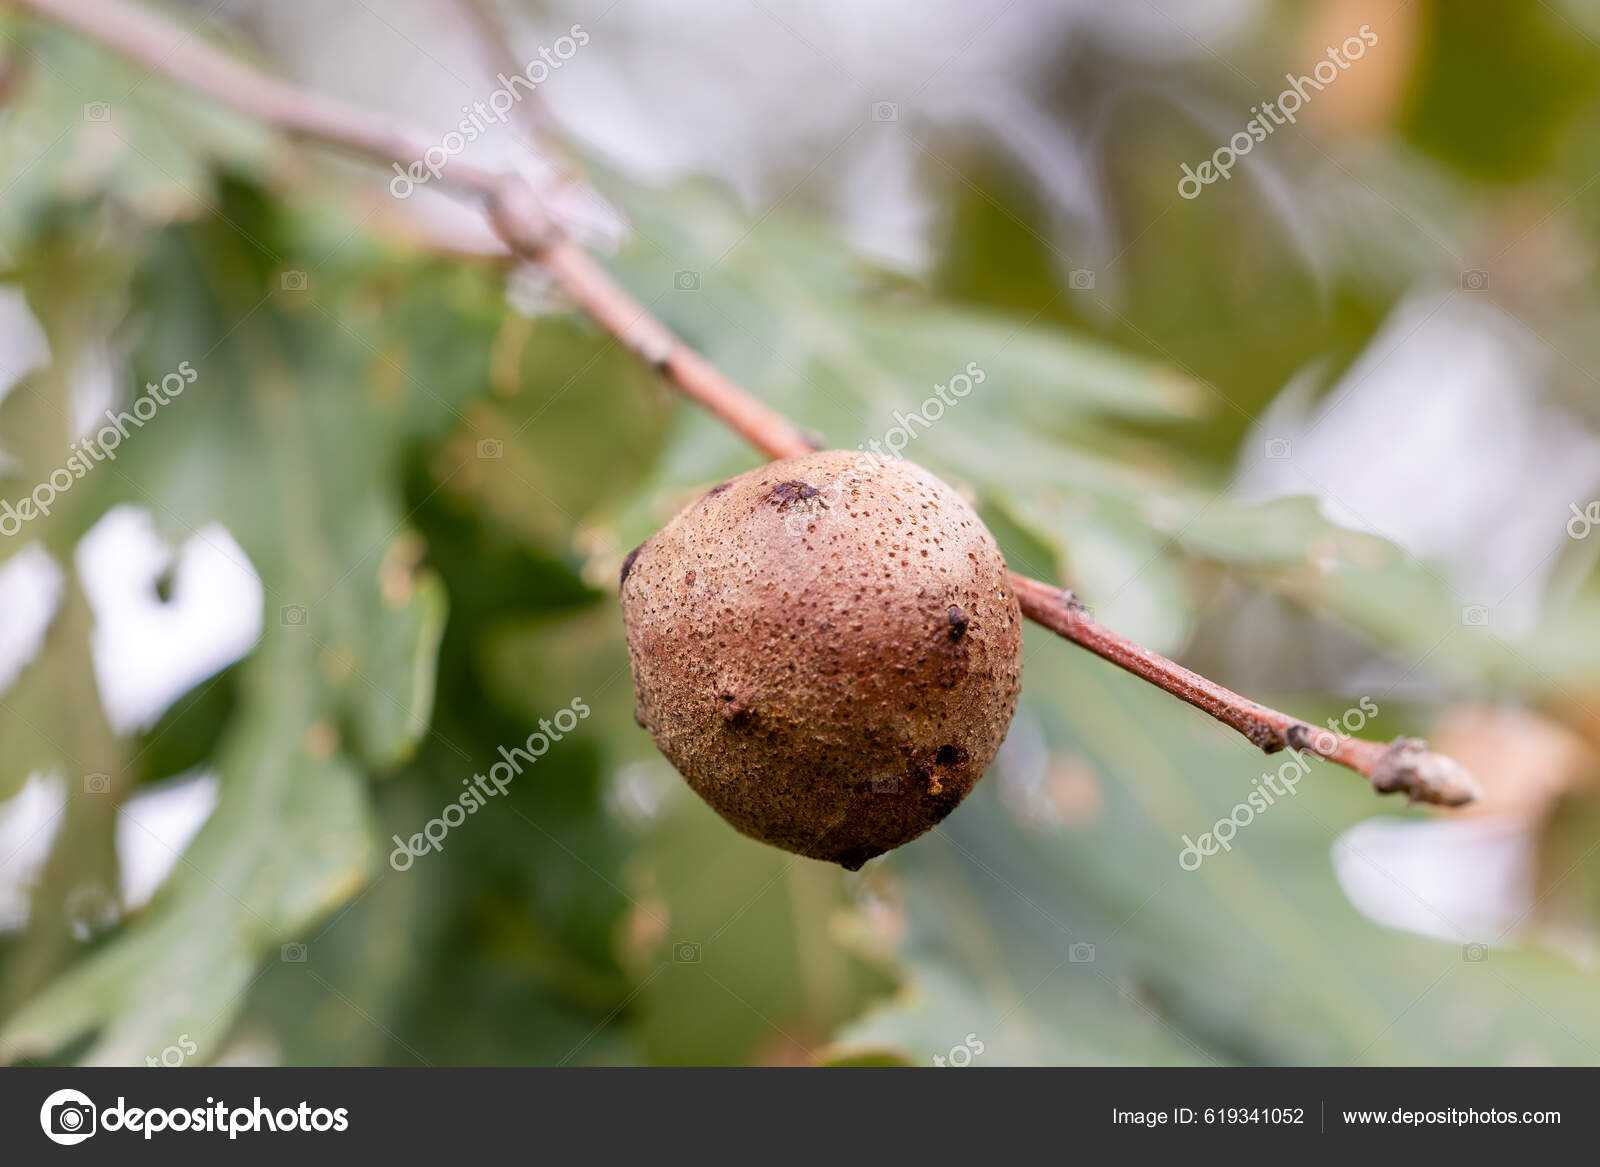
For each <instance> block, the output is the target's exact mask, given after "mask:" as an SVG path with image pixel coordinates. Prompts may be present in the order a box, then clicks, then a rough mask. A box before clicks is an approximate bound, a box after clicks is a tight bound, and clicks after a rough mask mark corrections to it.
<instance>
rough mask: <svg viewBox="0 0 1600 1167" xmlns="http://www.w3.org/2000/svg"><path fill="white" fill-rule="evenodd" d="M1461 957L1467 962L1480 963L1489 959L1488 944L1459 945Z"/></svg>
mask: <svg viewBox="0 0 1600 1167" xmlns="http://www.w3.org/2000/svg"><path fill="white" fill-rule="evenodd" d="M1461 959H1462V960H1464V961H1466V962H1467V963H1468V964H1482V963H1483V962H1484V961H1486V960H1488V959H1489V946H1488V945H1487V944H1463V945H1462V946H1461Z"/></svg>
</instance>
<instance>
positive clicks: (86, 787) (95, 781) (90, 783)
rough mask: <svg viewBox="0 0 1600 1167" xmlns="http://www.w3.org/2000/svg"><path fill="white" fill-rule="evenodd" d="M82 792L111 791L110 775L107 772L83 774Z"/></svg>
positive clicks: (97, 792) (99, 792) (101, 792)
mask: <svg viewBox="0 0 1600 1167" xmlns="http://www.w3.org/2000/svg"><path fill="white" fill-rule="evenodd" d="M83 792H84V793H85V794H109V793H110V792H111V776H110V775H108V774H85V775H84V776H83Z"/></svg>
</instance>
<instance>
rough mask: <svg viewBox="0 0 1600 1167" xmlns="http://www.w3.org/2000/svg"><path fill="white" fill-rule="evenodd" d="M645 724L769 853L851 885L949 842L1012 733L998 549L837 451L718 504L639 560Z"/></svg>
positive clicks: (978, 528)
mask: <svg viewBox="0 0 1600 1167" xmlns="http://www.w3.org/2000/svg"><path fill="white" fill-rule="evenodd" d="M622 612H623V620H624V623H625V624H626V627H627V635H628V654H629V658H630V661H631V663H632V666H633V679H634V692H635V697H636V701H637V709H636V711H635V716H636V717H637V719H638V720H639V722H640V724H642V725H643V726H644V727H645V728H646V729H648V730H649V732H650V736H651V737H652V738H653V739H654V740H655V743H656V745H657V746H658V747H659V748H660V749H661V752H662V753H663V754H665V755H666V756H667V758H668V760H670V761H671V762H672V764H673V765H674V766H676V767H677V769H678V771H679V772H680V773H681V774H682V775H683V776H684V778H685V779H687V780H688V783H689V785H690V786H691V787H693V789H694V790H695V792H696V793H698V794H699V795H700V797H701V798H703V799H705V801H706V802H708V803H709V804H710V805H711V806H712V807H713V808H714V809H715V810H716V811H717V812H718V813H719V814H721V815H722V817H723V818H725V819H727V820H728V822H729V823H731V824H732V825H733V826H734V827H736V828H737V829H738V830H740V831H742V832H744V833H745V834H747V835H750V836H753V837H754V838H757V839H761V840H763V841H765V842H768V843H771V844H773V845H774V846H777V847H782V848H784V849H785V850H788V851H793V852H796V853H798V854H801V855H808V856H811V857H812V858H815V859H827V860H831V861H833V862H835V863H839V864H842V865H843V866H845V867H847V868H849V869H851V870H854V869H856V868H858V867H860V866H861V865H862V864H863V863H865V862H866V861H867V860H868V859H871V858H872V857H873V856H875V855H880V854H882V853H883V852H885V851H888V850H889V849H891V848H893V847H898V846H899V845H900V844H902V843H905V842H908V841H909V840H911V839H914V838H916V837H917V836H918V835H920V834H922V833H923V832H924V831H926V830H928V829H929V828H930V827H932V826H934V825H935V824H936V823H938V822H939V821H940V820H941V819H943V818H944V817H945V816H946V815H947V814H949V813H950V812H951V811H952V810H953V809H955V806H956V804H957V803H959V802H960V801H961V799H962V798H963V797H965V795H966V793H967V791H969V790H971V789H972V787H973V785H974V784H975V783H976V782H977V781H978V779H979V778H980V777H982V776H983V772H984V770H985V769H987V767H988V765H989V763H990V762H991V761H993V760H994V756H995V752H996V751H997V750H998V749H999V748H1000V743H1001V741H1002V740H1003V739H1004V738H1005V734H1006V729H1007V727H1008V726H1009V725H1010V723H1011V717H1012V714H1013V713H1014V712H1015V711H1016V705H1017V696H1018V693H1019V692H1020V690H1021V675H1022V631H1021V630H1022V615H1021V612H1020V610H1019V609H1018V606H1017V599H1016V596H1015V594H1014V593H1013V591H1012V588H1011V582H1010V577H1009V575H1008V573H1007V571H1006V565H1005V561H1004V559H1003V558H1002V557H1001V555H1000V550H999V548H998V547H997V546H996V545H995V541H994V538H993V536H991V535H990V534H989V531H988V529H987V528H986V527H985V526H984V525H983V522H982V521H981V520H980V519H979V518H978V516H977V515H976V514H975V513H974V512H973V510H972V508H971V507H969V506H968V505H967V503H966V502H965V501H964V500H963V499H962V498H961V496H960V495H958V494H957V493H956V492H955V491H954V490H953V489H952V488H951V487H949V486H948V485H946V484H945V483H944V482H942V481H940V480H939V479H938V478H936V477H934V475H932V474H930V473H929V472H928V471H926V470H924V469H922V468H921V467H920V466H917V465H914V464H913V463H911V462H907V461H904V460H903V459H898V458H891V459H885V458H878V457H874V456H872V455H869V454H863V453H860V452H856V451H847V450H828V451H823V452H820V453H815V454H806V455H802V456H800V457H796V458H786V459H783V460H782V461H778V462H773V463H770V464H769V465H766V466H763V467H761V468H759V469H756V470H752V471H750V472H749V473H746V474H742V475H740V476H739V477H737V478H734V479H731V480H729V481H728V482H724V483H722V484H721V485H719V486H716V487H713V488H712V489H711V490H709V491H707V492H706V493H705V494H704V495H702V496H701V497H700V498H698V499H696V500H695V501H694V502H692V503H690V504H689V505H688V506H687V507H685V508H684V509H683V511H681V512H680V513H679V514H678V515H677V516H676V517H675V518H673V519H672V521H671V522H669V523H668V524H667V525H666V526H665V527H663V528H662V529H661V530H660V531H659V532H658V533H657V534H655V535H654V536H652V537H651V538H650V539H649V540H647V541H646V542H645V543H644V544H643V545H642V546H641V547H639V548H638V549H637V550H635V551H634V552H633V553H632V554H631V555H629V556H628V558H627V560H626V561H625V562H624V564H623V567H622Z"/></svg>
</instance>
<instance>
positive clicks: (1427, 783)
mask: <svg viewBox="0 0 1600 1167" xmlns="http://www.w3.org/2000/svg"><path fill="white" fill-rule="evenodd" d="M1369 777H1370V779H1371V781H1372V788H1373V789H1374V790H1376V791H1377V792H1378V793H1379V794H1393V793H1395V792H1397V791H1403V792H1404V793H1405V794H1406V795H1407V796H1408V797H1409V798H1410V799H1411V801H1412V802H1425V803H1428V804H1429V805H1431V806H1466V805H1467V804H1468V803H1470V802H1476V801H1477V800H1478V799H1480V798H1482V797H1483V788H1482V787H1481V786H1479V785H1478V780H1477V779H1476V778H1474V777H1473V776H1472V774H1471V772H1470V771H1468V770H1467V768H1466V767H1465V766H1463V765H1462V764H1461V763H1460V762H1457V761H1456V760H1455V759H1454V758H1451V757H1447V756H1446V755H1444V754H1436V753H1434V752H1433V751H1432V750H1430V749H1428V743H1427V742H1425V741H1423V740H1422V739H1421V738H1415V737H1399V738H1395V740H1394V741H1393V742H1392V743H1391V744H1390V746H1389V749H1388V752H1386V753H1385V754H1384V755H1383V757H1382V758H1380V759H1379V760H1378V764H1377V765H1376V766H1374V767H1373V768H1372V773H1371V775H1369Z"/></svg>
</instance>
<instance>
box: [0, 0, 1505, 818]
mask: <svg viewBox="0 0 1600 1167" xmlns="http://www.w3.org/2000/svg"><path fill="white" fill-rule="evenodd" d="M3 2H9V3H11V4H13V5H14V6H17V7H21V8H25V9H29V10H31V11H33V12H35V13H37V14H39V15H41V16H45V17H48V18H50V19H52V20H55V21H57V22H59V23H61V24H64V25H67V26H69V27H71V28H74V29H76V30H77V31H78V32H80V33H81V34H83V35H84V36H85V37H88V38H89V39H91V40H95V41H98V42H100V43H101V44H103V45H105V46H107V47H108V48H111V49H113V50H114V51H116V52H117V53H119V54H121V55H122V56H124V57H127V58H129V59H131V60H134V61H137V62H139V63H140V64H142V65H144V66H146V67H147V68H149V69H150V70H151V71H153V72H155V73H159V74H162V75H164V76H166V77H168V78H170V79H172V80H174V81H177V82H179V83H180V84H183V85H187V86H189V87H190V88H193V89H197V90H199V91H201V92H203V93H207V94H210V95H211V96H212V97H214V98H216V99H218V100H219V101H222V102H224V103H226V104H228V105H230V106H232V107H234V108H235V109H237V110H240V111H241V112H243V113H246V114H248V115H250V116H252V117H255V118H256V119H258V120H260V121H262V122H266V123H269V124H270V125H273V126H275V127H277V128H278V129H280V130H284V131H286V132H288V133H291V134H294V135H297V136H299V137H303V138H306V139H310V140H313V141H317V142H321V143H324V144H326V145H331V146H337V147H340V148H342V149H345V150H349V151H351V152H353V153H356V154H360V155H364V156H366V157H369V158H372V159H374V160H377V161H380V162H383V163H395V162H398V163H399V164H400V165H401V166H402V167H405V166H409V165H411V164H412V163H413V162H416V161H418V160H420V159H421V158H422V156H423V154H424V153H425V152H426V151H427V150H428V149H429V148H430V147H431V146H434V145H435V144H436V143H435V142H434V140H433V138H432V137H431V136H430V135H428V134H427V133H426V132H424V131H422V130H419V129H416V128H414V127H410V126H406V125H404V124H401V123H399V122H396V121H393V120H391V119H389V118H387V117H384V116H382V115H380V114H377V113H374V112H372V111H370V110H366V109H362V108H360V107H358V106H354V105H350V104H347V103H345V102H341V101H337V100H335V99H332V98H329V97H326V96H324V95H322V94H317V93H313V92H310V91H308V90H305V89H302V88H300V87H298V86H295V85H291V84H288V83H286V82H283V81H279V80H276V79H274V78H271V77H267V76H265V75H264V74H262V73H259V72H257V71H256V70H254V69H252V68H250V67H248V66H246V65H244V64H242V63H240V62H238V61H236V60H234V59H233V58H231V57H229V56H228V55H226V54H225V53H223V52H221V51H220V50H218V49H217V48H215V47H213V46H211V45H209V44H207V43H205V42H203V41H200V40H197V39H196V38H195V37H194V36H193V35H192V34H191V33H188V32H186V31H185V30H184V29H182V28H180V27H179V26H177V25H175V24H173V23H171V22H170V21H168V20H167V19H166V18H164V17H161V16H158V15H156V14H154V13H152V12H149V11H147V10H145V9H142V8H140V7H139V6H138V5H136V4H131V3H128V2H127V0H3ZM446 177H447V179H448V181H449V182H450V183H452V184H454V185H455V186H456V187H458V188H460V189H462V190H465V191H468V192H470V193H473V194H475V195H477V196H478V197H479V198H481V199H482V200H483V204H484V209H485V213H486V214H487V216H488V220H489V224H490V225H491V226H492V227H493V228H494V231H495V233H496V234H498V235H499V236H500V237H501V238H502V239H503V240H504V241H505V243H506V246H507V247H509V248H510V250H511V251H512V253H513V254H515V255H516V256H518V257H519V258H521V259H524V260H527V261H529V262H534V263H539V264H542V265H543V266H544V267H545V268H546V269H547V270H548V271H549V273H550V274H551V276H552V277H553V278H554V280H555V282H556V284H557V285H558V286H560V287H561V289H562V290H563V291H564V292H565V293H566V295H567V296H569V297H570V298H571V299H572V300H573V301H574V302H575V303H576V304H577V305H578V306H579V307H580V308H582V309H583V310H584V311H585V312H586V313H588V314H589V315H590V316H591V317H592V318H593V319H594V320H595V321H596V322H597V323H598V324H599V325H600V326H601V327H602V328H604V329H605V330H606V331H607V332H609V333H611V334H612V335H613V336H614V337H616V338H617V340H619V341H620V342H621V343H622V344H624V345H625V346H627V348H629V349H630V350H632V351H633V352H634V353H635V354H636V355H637V356H638V357H639V358H640V359H641V360H643V361H645V362H647V363H648V364H650V365H651V366H653V367H654V368H655V369H657V370H658V371H659V372H660V373H661V375H662V376H664V377H665V378H666V379H667V380H668V381H669V382H670V383H671V384H672V385H673V386H674V387H675V388H676V389H678V391H679V392H681V393H683V395H684V396H686V397H688V398H689V399H691V400H692V401H695V402H696V403H698V404H699V405H701V406H703V407H704V408H705V409H707V410H708V411H710V412H711V413H712V414H713V415H715V416H716V417H717V418H718V419H719V420H720V421H722V422H723V423H724V424H725V425H727V426H728V427H729V428H730V429H732V430H733V431H734V432H735V433H737V434H738V435H739V436H740V437H742V438H744V439H745V440H746V441H748V442H749V443H750V444H751V445H753V446H755V447H756V449H758V450H760V451H761V452H762V453H763V454H765V455H766V456H767V457H769V458H785V457H790V456H792V455H796V454H804V453H808V452H810V451H812V450H814V449H816V448H817V445H816V443H815V442H814V441H813V440H812V439H811V438H810V437H809V436H808V435H807V434H806V433H805V431H803V430H802V429H801V428H800V427H798V426H797V425H795V424H794V423H793V422H791V421H789V419H788V418H785V417H784V416H782V415H781V414H779V413H777V412H775V411H774V410H772V409H770V408H768V407H767V406H766V405H764V404H762V403H761V402H760V401H759V400H757V399H756V398H755V397H753V396H751V395H750V394H749V393H747V392H745V391H744V389H742V388H741V387H740V386H739V385H737V384H736V383H735V382H734V381H732V380H731V379H730V378H728V377H727V376H726V375H724V374H723V373H722V372H721V371H720V370H718V369H717V368H715V367H714V366H713V365H712V364H711V363H710V362H708V361H707V360H705V358H703V357H701V356H700V355H699V354H698V353H697V352H695V351H694V350H693V349H691V348H689V347H688V346H687V345H685V344H684V343H683V342H682V341H680V340H679V339H678V338H677V337H676V336H674V335H673V334H672V332H671V331H670V330H668V328H667V327H666V326H665V325H664V324H662V323H661V322H660V321H659V320H657V319H656V318H655V317H654V316H652V315H651V314H650V313H649V311H647V310H646V309H645V308H644V306H643V305H641V304H640V303H639V302H638V301H637V300H636V299H634V298H633V297H632V296H631V295H630V294H629V293H628V292H627V291H626V290H624V289H623V288H622V286H621V285H619V284H618V283H617V282H616V281H615V280H613V279H612V278H611V276H610V275H609V274H608V273H607V272H606V271H605V269H604V268H603V267H601V266H600V264H599V263H597V262H596V261H595V260H594V258H593V257H591V256H590V255H589V253H588V252H586V251H585V250H583V249H582V248H581V247H579V246H578V245H577V244H576V243H575V242H573V241H572V239H571V238H570V237H569V236H568V235H567V234H566V232H565V231H563V230H562V229H561V227H560V225H559V224H558V223H557V222H556V221H555V220H554V219H553V218H552V217H551V215H550V214H549V213H548V212H547V211H546V210H545V208H544V206H543V205H542V204H541V202H540V199H539V197H538V195H537V193H536V192H535V191H534V190H533V188H532V187H531V186H529V184H528V183H527V182H526V181H524V180H523V179H522V178H520V177H518V176H516V175H514V174H506V173H501V172H498V171H491V170H487V169H484V168H482V167H480V166H476V165H474V164H472V163H470V162H467V161H465V160H463V159H460V158H455V159H452V160H451V162H450V166H449V172H448V175H447V176H446ZM1012 584H1013V586H1014V587H1015V588H1016V591H1017V598H1018V600H1019V601H1020V603H1021V606H1022V611H1023V613H1024V615H1026V616H1027V617H1028V618H1029V619H1031V620H1034V621H1036V622H1038V623H1039V624H1041V625H1043V626H1044V627H1046V628H1048V629H1050V630H1051V631H1053V632H1055V633H1057V634H1058V635H1060V636H1063V637H1065V638H1066V639H1068V640H1070V641H1072V642H1073V643H1075V644H1078V645H1081V646H1082V647H1084V648H1086V649H1088V650H1089V651H1090V652H1093V653H1095V654H1096V655H1097V656H1100V657H1103V658H1104V659H1105V660H1108V661H1110V662H1111V663H1112V664H1114V665H1117V666H1118V667H1119V668H1123V669H1126V670H1127V671H1128V672H1130V673H1133V674H1134V675H1135V676H1138V677H1142V678H1143V679H1144V680H1146V681H1149V682H1150V683H1152V684H1154V685H1157V686H1159V687H1160V688H1162V689H1165V690H1166V691H1167V692H1169V693H1171V694H1173V695H1174V696H1176V697H1178V698H1180V699H1181V700H1183V701H1187V702H1188V703H1189V704H1190V705H1193V706H1195V707H1196V708H1197V709H1201V710H1203V711H1205V712H1206V713H1208V714H1210V715H1211V716H1212V717H1214V718H1216V719H1217V720H1218V721H1221V722H1222V723H1223V724H1225V725H1228V726H1231V727H1232V728H1234V729H1236V730H1238V731H1239V732H1240V733H1242V734H1243V735H1244V736H1245V737H1247V738H1249V739H1250V741H1252V742H1253V743H1255V745H1257V746H1259V747H1260V748H1261V749H1262V750H1264V751H1266V752H1267V753H1269V754H1270V753H1274V752H1276V751H1278V750H1281V749H1286V748H1287V749H1294V750H1301V751H1307V752H1310V753H1313V754H1316V755H1318V756H1320V757H1324V758H1327V759H1328V760H1329V761H1332V762H1337V763H1339V764H1340V765H1342V766H1348V767H1349V768H1350V769H1352V770H1355V771H1356V772H1357V773H1359V774H1362V775H1364V776H1365V777H1366V778H1368V779H1369V780H1370V781H1371V783H1372V785H1373V787H1374V789H1376V790H1377V791H1379V792H1380V793H1390V792H1403V793H1405V794H1406V795H1408V796H1409V797H1410V798H1411V799H1412V800H1414V801H1419V802H1428V803H1434V804H1438V805H1442V806H1459V805H1462V804H1464V803H1467V802H1471V801H1472V800H1473V799H1474V798H1476V797H1477V795H1478V789H1477V784H1476V783H1475V782H1474V781H1473V779H1472V776H1471V775H1470V774H1468V773H1467V772H1466V770H1465V769H1463V768H1462V767H1461V766H1460V765H1458V764H1457V763H1455V762H1453V761H1451V760H1450V759H1449V758H1446V757H1444V756H1442V755H1439V754H1433V753H1430V752H1429V751H1428V750H1427V749H1426V747H1425V746H1424V745H1423V744H1422V743H1421V742H1420V741H1418V740H1417V739H1415V738H1400V739H1398V740H1396V741H1395V742H1393V743H1391V744H1389V745H1382V744H1380V743H1377V742H1369V741H1363V740H1361V739H1358V738H1351V737H1346V736H1345V735H1343V734H1338V733H1334V732H1333V731H1331V730H1327V729H1318V728H1314V727H1312V726H1309V725H1307V724H1306V723H1304V722H1302V721H1299V720H1298V719H1296V718H1292V717H1290V716H1288V715H1287V714H1284V713H1280V712H1278V711H1277V710H1275V709H1269V708H1267V707H1266V706H1265V705H1261V704H1259V703H1257V702H1255V701H1251V700H1249V699H1248V698H1245V697H1241V696H1240V695H1239V694H1237V693H1234V692H1232V691H1230V690H1228V689H1225V688H1223V687H1222V686H1221V685H1218V684H1216V683H1215V682H1212V681H1209V680H1207V679H1206V678H1205V677H1202V676H1200V675H1199V674H1198V673H1195V672H1191V671H1190V670H1189V669H1186V668H1184V667H1183V666H1182V665H1179V664H1177V663H1175V662H1173V661H1170V660H1167V659H1166V658H1165V657H1163V656H1160V655H1158V654H1156V653H1154V652H1151V651H1150V650H1149V649H1146V648H1143V647H1141V646H1139V645H1137V644H1135V643H1133V642H1132V641H1130V640H1127V639H1126V638H1124V637H1121V636H1118V635H1117V634H1116V633H1114V632H1112V631H1111V630H1110V629H1108V628H1105V627H1104V626H1102V625H1100V624H1098V623H1096V622H1095V621H1094V620H1093V619H1092V618H1090V616H1089V614H1088V612H1087V611H1085V609H1084V608H1083V606H1082V605H1081V604H1079V603H1078V602H1077V600H1076V599H1075V598H1074V597H1073V595H1072V594H1071V593H1070V592H1066V591H1063V590H1061V589H1060V588H1056V587H1053V586H1051V585H1049V584H1046V583H1042V582H1040V581H1039V580H1035V579H1029V578H1028V577H1026V576H1020V575H1016V574H1013V575H1012Z"/></svg>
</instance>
